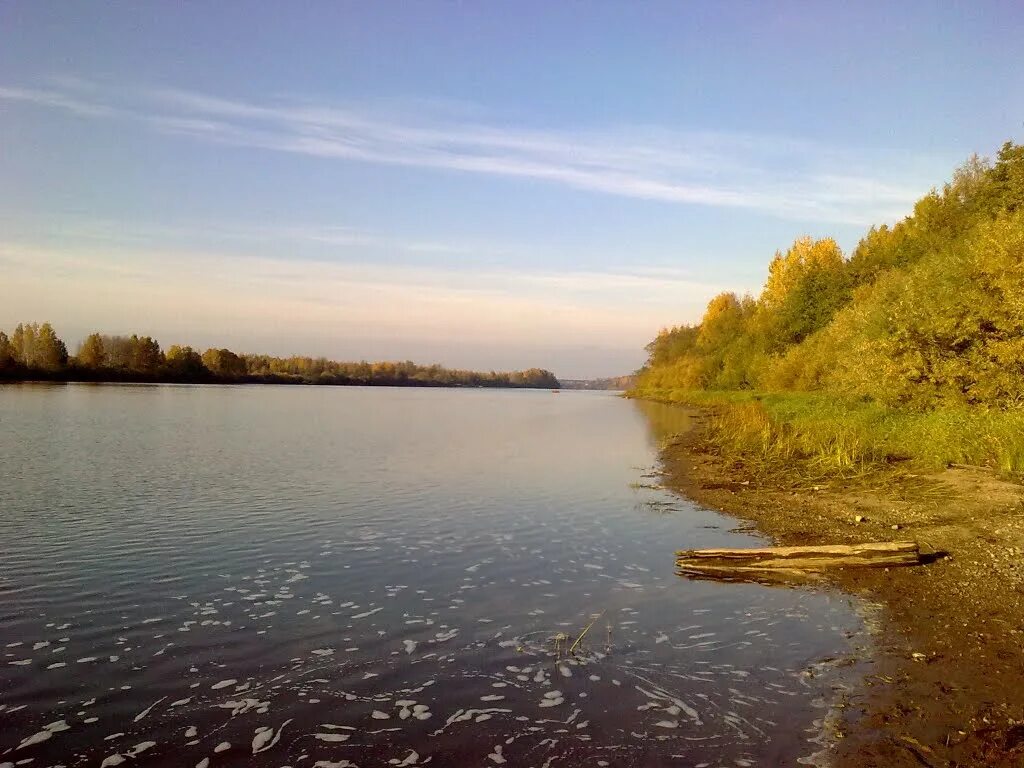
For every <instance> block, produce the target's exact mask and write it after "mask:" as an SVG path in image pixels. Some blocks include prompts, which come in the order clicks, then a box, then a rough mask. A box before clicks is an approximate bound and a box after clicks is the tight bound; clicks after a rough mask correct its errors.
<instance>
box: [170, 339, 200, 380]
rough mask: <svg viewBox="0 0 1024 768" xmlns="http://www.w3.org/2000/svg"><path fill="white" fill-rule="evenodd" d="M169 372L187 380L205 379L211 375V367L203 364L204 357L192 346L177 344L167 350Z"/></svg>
mask: <svg viewBox="0 0 1024 768" xmlns="http://www.w3.org/2000/svg"><path fill="white" fill-rule="evenodd" d="M165 367H166V369H167V372H168V373H169V374H171V375H172V376H174V377H175V378H182V379H187V380H195V379H204V378H206V377H208V376H209V375H210V371H209V369H208V368H207V367H206V366H205V365H204V364H203V358H202V357H201V356H200V355H199V353H198V352H196V351H195V350H194V349H192V347H183V346H179V345H177V344H174V345H172V346H171V348H170V349H168V350H167V355H166V358H165Z"/></svg>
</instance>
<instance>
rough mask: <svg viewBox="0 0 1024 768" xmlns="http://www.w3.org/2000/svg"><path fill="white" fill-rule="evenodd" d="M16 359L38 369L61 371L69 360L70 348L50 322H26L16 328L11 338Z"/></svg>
mask: <svg viewBox="0 0 1024 768" xmlns="http://www.w3.org/2000/svg"><path fill="white" fill-rule="evenodd" d="M10 347H11V350H12V351H13V355H14V359H15V360H16V361H17V362H19V363H21V364H22V365H24V366H25V367H26V368H31V369H34V370H38V371H48V372H52V371H59V370H60V369H61V368H63V367H64V366H65V365H66V364H67V362H68V349H67V347H66V346H64V342H63V341H61V340H60V339H59V338H58V337H57V334H56V332H54V330H53V326H52V325H50V324H49V323H43V324H42V325H39V324H38V323H25V324H20V323H19V325H18V327H17V328H15V329H14V334H13V335H12V336H11V339H10Z"/></svg>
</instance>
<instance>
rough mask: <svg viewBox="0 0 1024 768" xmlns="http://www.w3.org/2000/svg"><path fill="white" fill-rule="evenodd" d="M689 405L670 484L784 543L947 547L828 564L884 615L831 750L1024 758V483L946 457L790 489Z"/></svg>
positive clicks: (672, 456) (896, 761)
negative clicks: (855, 563) (909, 471)
mask: <svg viewBox="0 0 1024 768" xmlns="http://www.w3.org/2000/svg"><path fill="white" fill-rule="evenodd" d="M692 415H693V418H692V428H691V429H690V430H689V431H687V432H686V433H685V434H682V435H678V436H676V437H675V438H674V439H672V440H670V441H669V442H668V443H666V446H665V447H664V448H663V449H662V453H661V460H662V464H663V470H664V475H665V478H664V480H665V484H666V485H667V486H668V487H670V488H672V489H673V490H676V491H678V492H680V493H682V494H684V495H685V496H687V497H689V498H691V499H693V500H694V501H696V502H697V503H699V504H702V505H704V506H706V507H709V508H712V509H715V510H719V511H721V512H724V513H726V514H729V515H733V516H735V517H738V518H742V519H745V520H748V521H750V522H752V523H753V524H754V525H755V527H756V528H757V529H758V530H760V531H761V532H763V533H764V534H766V535H768V536H770V537H772V538H773V539H775V541H776V542H777V543H778V544H782V545H792V544H821V543H852V542H857V541H887V540H896V539H901V540H904V539H913V540H916V541H918V542H920V543H921V545H922V549H923V550H924V551H929V552H937V553H942V556H940V557H939V558H938V559H936V560H935V561H934V562H932V563H930V564H928V565H925V566H922V567H918V568H897V569H891V570H882V569H879V570H874V569H872V570H860V571H858V570H852V571H848V572H838V573H836V574H834V575H833V576H832V577H831V580H832V581H833V583H834V584H835V585H836V586H837V587H839V588H840V589H842V590H844V591H846V592H848V593H850V594H853V595H857V596H859V597H861V598H864V599H866V600H867V601H868V602H869V603H878V604H880V606H881V614H880V622H879V624H880V627H879V633H878V634H877V636H876V642H875V644H874V645H875V652H874V654H873V658H871V659H870V660H869V661H868V662H867V675H866V677H865V680H864V683H865V684H864V686H863V687H862V688H861V689H860V690H859V691H857V692H856V693H854V694H853V695H851V696H850V697H849V699H848V701H847V702H846V705H845V708H844V709H843V712H842V716H841V717H840V718H837V719H833V721H832V722H831V723H830V724H829V725H830V727H831V728H832V729H833V730H834V733H833V735H834V737H835V738H833V739H830V744H829V745H828V752H829V753H830V755H829V759H830V762H831V763H832V764H834V765H837V766H853V767H856V768H861V767H862V766H887V767H891V768H900V767H901V766H918V767H919V766H921V765H925V766H974V765H979V766H980V765H985V766H1020V765H1024V652H1022V649H1021V642H1022V641H1024V556H1022V553H1024V493H1022V491H1024V488H1022V487H1021V486H1020V485H1018V484H1015V483H1010V482H1007V481H1005V480H1001V479H999V478H998V477H996V476H995V475H994V474H992V473H990V472H988V471H986V470H984V469H982V468H950V469H947V470H945V471H943V472H940V473H936V474H933V475H929V476H926V477H920V476H918V477H909V478H901V479H895V478H889V479H887V480H886V481H885V482H884V483H881V484H879V483H875V484H873V485H868V484H866V483H864V482H857V481H852V482H845V483H832V484H830V485H829V486H828V487H817V490H815V489H813V488H812V489H805V490H794V489H793V488H791V487H784V486H783V485H782V484H780V483H764V482H759V481H758V479H757V478H756V477H755V476H754V475H753V474H752V473H751V472H750V471H749V470H748V469H747V468H746V467H744V465H743V463H742V461H740V460H738V459H736V458H735V457H729V456H723V455H719V454H717V453H716V452H715V450H714V448H713V447H712V446H711V445H710V444H709V443H708V442H707V441H706V440H705V439H704V436H705V434H706V424H707V418H708V413H706V412H701V411H693V412H692ZM858 515H859V516H861V517H862V518H864V519H863V520H862V521H861V522H859V523H858V522H856V517H857V516H858ZM893 526H898V528H894V527H893Z"/></svg>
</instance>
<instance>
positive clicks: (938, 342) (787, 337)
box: [637, 142, 1024, 411]
mask: <svg viewBox="0 0 1024 768" xmlns="http://www.w3.org/2000/svg"><path fill="white" fill-rule="evenodd" d="M647 351H648V353H649V358H648V361H647V364H646V366H645V367H644V368H643V369H642V370H641V371H640V375H639V380H638V383H637V393H638V394H641V395H645V394H646V395H650V396H657V395H658V393H662V394H664V393H666V392H671V391H673V390H676V391H683V390H689V391H693V390H756V391H761V392H792V391H819V392H824V393H828V394H830V395H836V396H843V397H846V398H848V399H850V400H852V401H861V402H875V403H878V404H880V405H884V406H887V407H892V408H899V409H911V410H918V411H923V410H933V409H936V408H951V407H960V408H968V409H1011V408H1012V409H1019V408H1021V406H1024V147H1022V146H1019V145H1015V144H1013V143H1011V142H1007V143H1006V144H1005V145H1004V146H1003V147H1002V149H1001V150H1000V152H999V154H998V156H997V158H996V159H995V161H994V162H992V161H988V160H982V159H979V158H977V157H976V156H975V157H974V158H972V159H971V160H969V161H968V162H967V163H966V164H964V165H963V166H962V167H961V168H959V169H958V170H957V171H956V172H955V174H954V175H953V179H952V181H951V182H950V183H948V184H946V185H945V186H944V187H943V188H942V189H941V190H932V191H931V192H930V193H929V194H927V195H925V196H924V197H923V198H922V199H921V200H919V201H918V202H917V204H916V205H915V206H914V211H913V214H912V215H911V216H908V217H907V218H905V219H904V220H902V221H900V222H899V223H897V224H896V225H895V226H891V227H890V226H886V225H882V226H879V227H873V228H872V229H871V230H870V231H869V232H868V233H867V234H866V235H865V236H864V238H863V239H862V240H861V241H860V243H859V244H858V245H857V247H856V248H855V249H854V251H853V253H852V254H851V255H850V256H849V258H846V257H845V256H844V254H843V253H842V252H841V251H840V249H839V246H838V245H837V244H836V242H835V241H834V240H831V239H827V238H826V239H822V240H812V239H811V238H809V237H808V238H802V239H799V240H797V241H796V242H795V243H794V244H793V246H792V247H791V248H789V250H788V251H786V252H785V253H776V254H775V258H774V259H773V260H772V262H771V264H770V266H769V272H768V280H767V282H766V283H765V285H764V288H763V289H762V291H761V293H760V295H759V296H757V297H756V298H755V297H753V296H749V295H747V296H742V297H741V296H737V295H736V294H734V293H723V294H721V295H719V296H716V297H715V298H714V299H712V300H711V303H710V304H708V308H707V311H706V313H705V314H704V317H703V319H702V320H701V322H700V323H698V324H696V325H681V326H678V327H676V328H672V329H666V330H663V331H662V332H661V333H659V334H658V337H657V338H656V339H654V341H652V342H651V343H650V344H649V345H648V346H647Z"/></svg>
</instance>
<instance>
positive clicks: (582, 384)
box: [561, 376, 636, 390]
mask: <svg viewBox="0 0 1024 768" xmlns="http://www.w3.org/2000/svg"><path fill="white" fill-rule="evenodd" d="M561 381H562V388H563V389H617V390H624V389H629V388H631V387H632V386H633V385H634V384H635V383H636V376H610V377H607V378H603V379H562V380H561Z"/></svg>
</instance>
